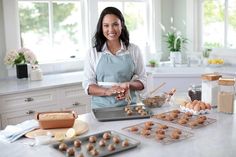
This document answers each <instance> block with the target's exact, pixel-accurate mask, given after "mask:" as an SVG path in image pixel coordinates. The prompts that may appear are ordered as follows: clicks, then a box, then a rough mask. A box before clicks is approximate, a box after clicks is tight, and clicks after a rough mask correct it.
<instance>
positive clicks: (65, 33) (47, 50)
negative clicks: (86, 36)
mask: <svg viewBox="0 0 236 157" xmlns="http://www.w3.org/2000/svg"><path fill="white" fill-rule="evenodd" d="M50 8H52V10H51V11H49V9H50ZM79 11H80V2H63V1H60V2H57V1H54V2H53V3H52V7H50V4H49V3H46V2H32V1H28V2H19V12H20V24H21V37H22V41H23V42H22V46H23V47H27V48H30V49H32V50H33V52H34V53H36V56H37V58H38V60H39V62H40V63H42V62H48V61H50V62H51V61H58V60H65V59H69V58H70V57H71V56H75V57H80V54H79V52H78V50H79V46H80V45H79V37H80V33H79V30H80V28H79V21H80V12H79ZM49 54H50V55H49ZM81 56H83V55H81Z"/></svg>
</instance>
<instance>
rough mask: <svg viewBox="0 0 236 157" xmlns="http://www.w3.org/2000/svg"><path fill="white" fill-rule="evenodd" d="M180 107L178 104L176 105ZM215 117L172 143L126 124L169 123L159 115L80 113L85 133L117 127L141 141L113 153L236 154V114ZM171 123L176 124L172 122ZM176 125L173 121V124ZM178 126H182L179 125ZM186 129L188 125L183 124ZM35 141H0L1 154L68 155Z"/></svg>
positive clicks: (205, 156) (166, 108) (220, 156)
mask: <svg viewBox="0 0 236 157" xmlns="http://www.w3.org/2000/svg"><path fill="white" fill-rule="evenodd" d="M174 107H176V106H174ZM171 109H173V106H168V105H167V106H163V107H162V108H156V109H154V110H153V112H154V113H162V112H165V111H169V110H171ZM207 116H208V117H211V118H215V119H216V122H215V123H213V124H210V125H208V126H205V127H202V128H198V129H190V130H189V129H188V130H189V131H191V132H193V133H194V135H193V137H190V138H188V139H185V140H182V141H179V142H175V143H172V144H166V145H163V144H161V143H158V142H157V141H155V139H148V138H144V137H141V136H139V135H135V134H131V133H129V132H127V131H125V130H122V128H124V127H127V126H130V125H134V124H138V123H141V122H145V121H148V120H153V121H156V122H160V123H166V122H163V121H161V120H157V119H139V120H126V121H111V122H98V121H97V120H95V119H94V117H93V116H92V114H90V113H89V114H83V115H79V119H80V120H83V121H85V122H87V123H88V124H89V131H88V132H87V133H86V134H85V135H90V134H93V133H96V132H102V131H105V130H115V131H117V132H120V133H122V134H125V135H127V136H130V137H132V138H134V139H136V140H138V141H140V142H141V144H140V145H139V146H138V147H137V148H135V149H132V150H128V151H124V152H122V153H119V154H116V155H113V156H114V157H115V156H117V157H120V156H125V157H144V156H163V157H164V156H165V157H173V156H181V157H189V156H191V157H223V156H227V157H234V156H235V154H236V149H235V148H236V117H235V115H231V114H224V113H217V112H216V111H213V112H212V113H210V114H208V115H207ZM168 124H169V125H172V124H170V123H168ZM172 126H173V125H172ZM175 126H176V127H180V126H178V125H175ZM181 128H182V129H187V128H183V127H181ZM32 142H34V140H33V139H26V138H22V139H20V140H18V141H16V142H14V143H11V144H7V143H1V142H0V149H1V156H11V157H22V156H24V157H31V156H34V157H42V156H43V157H51V156H57V157H63V156H64V155H63V154H62V153H60V152H58V151H56V150H54V149H53V148H52V147H50V146H48V145H42V146H30V144H32Z"/></svg>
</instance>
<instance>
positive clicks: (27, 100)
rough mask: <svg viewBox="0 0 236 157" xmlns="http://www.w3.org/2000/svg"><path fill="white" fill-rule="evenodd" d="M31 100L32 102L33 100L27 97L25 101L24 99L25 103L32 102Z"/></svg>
mask: <svg viewBox="0 0 236 157" xmlns="http://www.w3.org/2000/svg"><path fill="white" fill-rule="evenodd" d="M33 100H34V99H33V98H30V97H29V98H26V99H25V102H30V101H33Z"/></svg>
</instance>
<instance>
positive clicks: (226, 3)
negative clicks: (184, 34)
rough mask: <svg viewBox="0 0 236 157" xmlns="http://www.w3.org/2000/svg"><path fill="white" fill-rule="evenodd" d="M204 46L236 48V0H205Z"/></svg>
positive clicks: (203, 5)
mask: <svg viewBox="0 0 236 157" xmlns="http://www.w3.org/2000/svg"><path fill="white" fill-rule="evenodd" d="M202 7H203V9H202V10H203V23H202V24H203V37H202V40H203V46H204V47H211V48H230V49H235V48H236V38H235V36H236V18H235V17H236V0H204V1H203V4H202Z"/></svg>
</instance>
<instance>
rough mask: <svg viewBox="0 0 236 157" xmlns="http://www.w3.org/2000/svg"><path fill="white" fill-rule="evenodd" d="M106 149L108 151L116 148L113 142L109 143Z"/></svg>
mask: <svg viewBox="0 0 236 157" xmlns="http://www.w3.org/2000/svg"><path fill="white" fill-rule="evenodd" d="M107 149H108V150H109V151H114V150H115V149H116V147H115V145H114V144H109V145H108V147H107Z"/></svg>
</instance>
